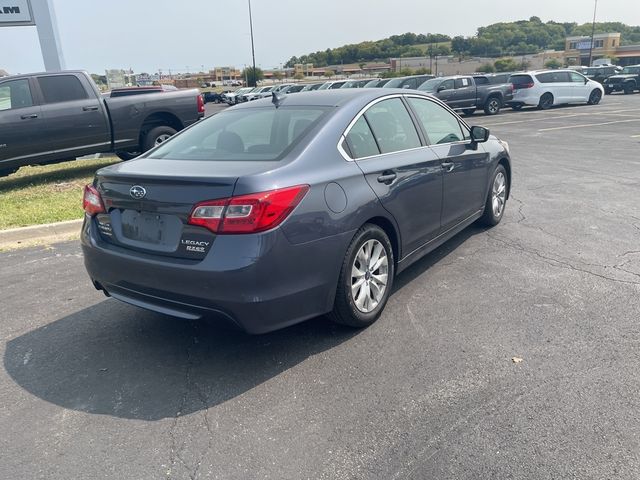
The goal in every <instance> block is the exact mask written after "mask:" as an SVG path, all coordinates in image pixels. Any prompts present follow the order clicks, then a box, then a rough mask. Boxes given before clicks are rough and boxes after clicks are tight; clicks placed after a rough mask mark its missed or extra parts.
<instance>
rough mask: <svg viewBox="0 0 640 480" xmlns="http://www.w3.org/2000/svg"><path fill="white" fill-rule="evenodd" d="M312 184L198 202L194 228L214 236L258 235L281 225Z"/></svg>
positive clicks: (195, 209) (191, 223)
mask: <svg viewBox="0 0 640 480" xmlns="http://www.w3.org/2000/svg"><path fill="white" fill-rule="evenodd" d="M308 191H309V185H298V186H295V187H289V188H280V189H277V190H270V191H268V192H260V193H252V194H249V195H241V196H237V197H231V198H225V199H219V200H210V201H206V202H201V203H198V204H197V205H196V206H195V207H194V208H193V210H192V211H191V215H189V224H190V225H199V226H202V227H205V228H208V229H209V230H211V231H212V232H214V233H217V234H220V235H223V234H242V233H258V232H264V231H266V230H271V229H272V228H275V227H277V226H278V225H280V224H281V223H282V222H283V221H284V220H285V219H286V218H287V217H288V216H289V214H290V213H291V212H292V211H293V209H294V208H296V207H297V206H298V204H299V203H300V202H301V201H302V199H303V198H304V196H305V195H306V194H307V192H308Z"/></svg>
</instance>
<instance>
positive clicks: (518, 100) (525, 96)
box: [506, 89, 540, 106]
mask: <svg viewBox="0 0 640 480" xmlns="http://www.w3.org/2000/svg"><path fill="white" fill-rule="evenodd" d="M538 103H540V96H539V95H538V93H537V92H532V91H531V90H530V89H526V90H517V91H515V92H513V96H512V98H511V100H509V101H508V102H506V104H507V105H514V104H515V105H534V106H535V105H538Z"/></svg>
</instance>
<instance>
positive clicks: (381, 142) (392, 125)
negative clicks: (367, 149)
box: [364, 98, 422, 153]
mask: <svg viewBox="0 0 640 480" xmlns="http://www.w3.org/2000/svg"><path fill="white" fill-rule="evenodd" d="M364 116H365V117H366V119H367V122H369V125H370V126H371V130H372V131H373V134H374V136H375V139H376V141H377V143H378V147H379V148H380V152H381V153H391V152H399V151H401V150H409V149H411V148H418V147H420V146H422V144H421V143H420V137H418V132H417V131H416V127H415V125H414V124H413V120H411V116H410V115H409V112H408V111H407V109H406V107H405V106H404V103H403V102H402V100H401V99H399V98H391V99H389V100H383V101H381V102H378V103H376V104H375V105H373V106H372V107H370V108H369V110H367V111H366V113H365V114H364Z"/></svg>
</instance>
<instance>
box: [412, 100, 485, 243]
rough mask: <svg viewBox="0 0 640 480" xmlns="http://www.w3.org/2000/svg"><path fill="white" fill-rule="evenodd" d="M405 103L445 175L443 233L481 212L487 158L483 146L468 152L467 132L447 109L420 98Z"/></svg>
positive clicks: (483, 199)
mask: <svg viewBox="0 0 640 480" xmlns="http://www.w3.org/2000/svg"><path fill="white" fill-rule="evenodd" d="M408 102H409V105H410V106H411V108H412V109H413V111H414V112H415V116H416V118H417V119H418V120H419V122H420V125H421V126H422V128H423V130H424V132H425V134H426V136H427V137H428V140H429V143H430V145H431V149H432V150H433V151H434V152H435V153H436V154H437V155H438V157H439V159H440V162H439V167H440V169H441V171H442V174H443V175H444V177H443V194H442V216H441V222H440V223H441V225H442V231H446V230H449V229H450V228H453V227H455V226H456V225H458V224H459V223H460V222H462V221H464V220H466V219H467V218H469V217H470V216H472V215H473V214H475V213H477V212H478V211H479V210H480V209H482V206H483V205H484V201H485V195H486V186H487V178H488V167H489V163H490V159H489V154H488V153H486V151H485V150H484V149H483V147H482V145H478V149H477V150H471V149H468V148H467V146H468V144H469V138H470V137H469V131H468V129H467V128H466V127H465V126H464V125H463V124H462V123H461V122H460V121H459V119H458V117H457V116H456V115H454V114H453V113H451V112H450V111H449V110H447V109H446V108H444V107H442V106H441V105H439V104H437V103H436V102H434V101H432V100H429V99H426V98H423V97H409V98H408Z"/></svg>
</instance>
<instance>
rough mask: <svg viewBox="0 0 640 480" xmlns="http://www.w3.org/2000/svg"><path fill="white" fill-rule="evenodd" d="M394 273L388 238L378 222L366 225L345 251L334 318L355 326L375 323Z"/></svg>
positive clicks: (391, 284) (391, 283)
mask: <svg viewBox="0 0 640 480" xmlns="http://www.w3.org/2000/svg"><path fill="white" fill-rule="evenodd" d="M394 274H395V263H394V258H393V248H392V247H391V242H390V241H389V237H388V236H387V234H386V233H385V232H384V230H382V229H381V228H380V227H378V226H377V225H373V224H370V223H367V224H365V225H364V226H363V227H362V228H360V230H358V232H357V233H356V234H355V236H354V237H353V240H352V241H351V244H350V245H349V248H348V249H347V253H346V254H345V257H344V261H343V263H342V269H341V271H340V278H339V279H338V287H337V289H336V299H335V302H334V306H333V311H332V312H331V313H330V314H329V317H330V318H331V320H332V321H334V322H336V323H340V324H342V325H348V326H350V327H355V328H364V327H367V326H369V325H371V324H372V323H374V322H375V321H376V320H377V319H378V317H380V314H381V313H382V310H384V307H385V305H386V304H387V300H388V299H389V295H390V293H391V288H392V287H393V277H394Z"/></svg>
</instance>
